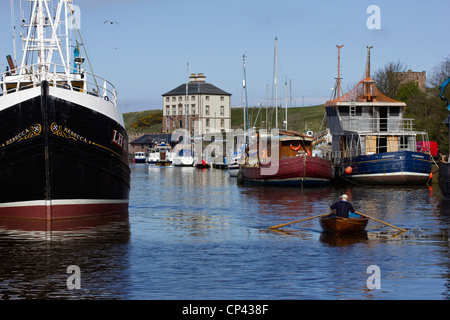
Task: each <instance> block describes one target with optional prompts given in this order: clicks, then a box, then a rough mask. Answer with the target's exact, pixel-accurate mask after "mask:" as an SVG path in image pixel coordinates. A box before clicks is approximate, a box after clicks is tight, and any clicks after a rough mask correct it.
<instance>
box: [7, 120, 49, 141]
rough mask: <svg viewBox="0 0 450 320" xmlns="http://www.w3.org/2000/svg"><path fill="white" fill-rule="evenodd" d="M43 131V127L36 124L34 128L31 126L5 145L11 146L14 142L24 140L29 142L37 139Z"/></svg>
mask: <svg viewBox="0 0 450 320" xmlns="http://www.w3.org/2000/svg"><path fill="white" fill-rule="evenodd" d="M41 131H42V126H41V125H40V124H35V125H34V126H31V127H29V128H28V129H25V130H23V131H21V132H20V133H18V134H16V135H15V136H14V137H12V138H11V139H9V140H6V142H5V143H4V145H7V146H9V145H10V144H12V143H14V142H19V141H22V140H27V139H30V138H34V137H37V136H39V135H40V134H41ZM4 145H3V146H4Z"/></svg>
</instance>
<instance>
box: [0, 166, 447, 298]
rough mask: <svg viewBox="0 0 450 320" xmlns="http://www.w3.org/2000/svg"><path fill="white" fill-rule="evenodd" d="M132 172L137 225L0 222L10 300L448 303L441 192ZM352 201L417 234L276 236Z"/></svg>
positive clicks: (130, 219) (371, 228) (300, 230)
mask: <svg viewBox="0 0 450 320" xmlns="http://www.w3.org/2000/svg"><path fill="white" fill-rule="evenodd" d="M131 169H132V179H131V181H132V191H131V195H130V208H129V215H128V216H127V217H117V218H116V219H114V220H113V221H94V220H83V221H78V222H72V223H69V222H65V223H59V224H57V223H55V224H53V225H51V226H48V225H46V224H45V223H43V224H42V225H40V226H36V225H29V224H25V223H24V222H21V221H12V220H5V221H0V257H1V259H0V280H1V282H0V299H2V300H8V299H119V300H135V299H142V300H192V299H194V300H197V299H198V300H209V299H213V300H241V299H242V300H254V299H257V300H287V299H289V300H303V299H323V300H344V299H362V300H366V299H410V300H413V299H437V300H443V299H449V297H450V280H449V279H450V254H449V244H450V243H449V227H450V208H449V205H448V204H446V203H445V202H443V200H441V195H440V191H439V187H438V186H437V185H433V186H432V187H429V186H426V187H425V186H424V187H414V188H401V187H400V188H399V187H397V188H389V187H361V186H345V187H343V186H342V187H341V186H327V187H323V188H313V189H304V190H301V189H291V188H269V187H251V186H240V185H238V184H237V183H236V178H230V177H229V176H228V174H227V172H226V171H225V170H218V169H196V168H178V167H156V166H150V165H147V164H134V165H132V168H131ZM342 193H347V194H348V195H349V197H350V200H351V202H352V203H353V205H354V207H355V208H356V209H357V211H360V212H362V213H365V214H368V215H371V216H373V217H376V218H378V219H380V220H383V221H386V222H389V223H391V224H393V225H395V226H398V227H401V228H406V229H407V230H408V231H407V232H405V233H399V232H397V231H396V230H395V229H392V228H387V227H385V226H384V225H382V224H380V223H378V222H374V221H373V220H372V221H370V222H369V224H368V227H367V233H366V234H363V235H362V236H359V237H350V238H335V237H332V236H327V235H325V234H323V233H322V232H321V229H320V226H319V221H318V219H313V220H310V221H305V222H302V223H299V224H294V225H291V226H288V227H285V228H284V229H282V230H279V231H273V230H269V227H270V226H273V225H277V224H281V223H287V222H290V221H295V220H300V219H302V218H308V217H312V216H315V215H319V214H323V213H326V212H328V206H329V205H330V204H331V203H333V202H334V201H337V200H338V199H339V195H341V194H342ZM69 266H76V267H78V268H79V271H80V273H79V275H78V280H79V288H74V289H73V288H72V289H69V281H68V280H70V279H72V278H71V277H72V273H71V272H70V271H69V273H68V267H69ZM374 266H375V268H378V269H376V270H378V272H373V271H371V270H375V269H373V268H374ZM374 276H376V278H374ZM370 277H372V278H371V281H372V279H373V281H372V282H369V283H368V280H369V278H370ZM370 284H377V287H375V288H374V287H373V286H371V285H370Z"/></svg>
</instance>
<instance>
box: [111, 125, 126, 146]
mask: <svg viewBox="0 0 450 320" xmlns="http://www.w3.org/2000/svg"><path fill="white" fill-rule="evenodd" d="M126 140H127V139H126V138H125V137H124V136H123V134H121V133H120V132H118V131H117V130H113V138H112V141H111V142H112V143H114V144H116V145H118V146H119V147H121V148H122V149H123V150H125V151H127V146H128V141H126Z"/></svg>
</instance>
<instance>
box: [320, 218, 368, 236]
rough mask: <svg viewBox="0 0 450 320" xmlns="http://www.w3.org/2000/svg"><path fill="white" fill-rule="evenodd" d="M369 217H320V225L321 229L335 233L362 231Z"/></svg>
mask: <svg viewBox="0 0 450 320" xmlns="http://www.w3.org/2000/svg"><path fill="white" fill-rule="evenodd" d="M368 221H369V219H367V218H365V217H361V218H341V217H322V218H321V219H320V226H321V227H322V229H323V231H325V232H328V233H334V234H337V235H341V234H348V233H355V232H360V231H363V230H364V229H365V228H366V226H367V223H368Z"/></svg>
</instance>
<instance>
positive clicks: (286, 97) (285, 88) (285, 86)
mask: <svg viewBox="0 0 450 320" xmlns="http://www.w3.org/2000/svg"><path fill="white" fill-rule="evenodd" d="M284 90H285V93H284V95H285V99H286V106H285V109H286V117H285V120H286V121H285V130H287V115H288V109H287V107H288V94H287V77H286V81H285V83H284Z"/></svg>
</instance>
